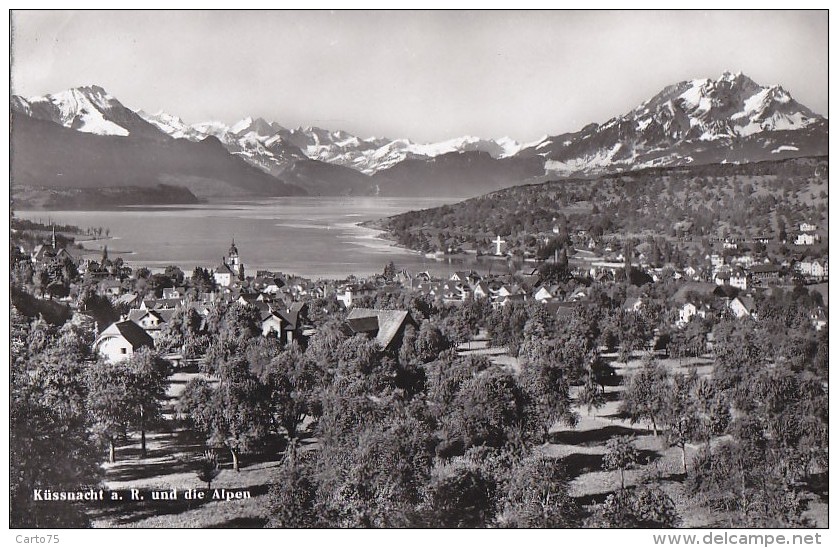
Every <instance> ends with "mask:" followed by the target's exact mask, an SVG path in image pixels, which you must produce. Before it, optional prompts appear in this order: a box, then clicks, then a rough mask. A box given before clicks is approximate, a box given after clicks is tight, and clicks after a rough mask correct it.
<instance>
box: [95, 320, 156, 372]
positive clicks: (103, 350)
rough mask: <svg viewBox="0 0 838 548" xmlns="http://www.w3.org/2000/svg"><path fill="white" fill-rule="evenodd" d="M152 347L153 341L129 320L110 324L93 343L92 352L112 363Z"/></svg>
mask: <svg viewBox="0 0 838 548" xmlns="http://www.w3.org/2000/svg"><path fill="white" fill-rule="evenodd" d="M143 347H148V348H153V347H154V339H152V338H151V335H149V334H148V333H146V332H145V331H144V330H143V328H142V327H140V326H139V325H137V324H136V323H134V322H132V321H130V320H124V321H120V322H116V323H112V324H111V325H109V326H108V328H107V329H105V330H104V331H102V332H101V333H100V334H99V336H98V337H96V341H94V343H93V351H94V352H97V353H98V354H99V355H100V356H102V357H103V358H105V359H107V360H110V361H112V362H118V361H121V360H126V359H128V358H130V357H131V356H132V355H133V354H134V352H136V351H137V350H139V349H140V348H143Z"/></svg>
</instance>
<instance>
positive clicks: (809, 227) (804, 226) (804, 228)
mask: <svg viewBox="0 0 838 548" xmlns="http://www.w3.org/2000/svg"><path fill="white" fill-rule="evenodd" d="M817 229H818V225H813V224H809V223H800V232H814V231H816V230H817Z"/></svg>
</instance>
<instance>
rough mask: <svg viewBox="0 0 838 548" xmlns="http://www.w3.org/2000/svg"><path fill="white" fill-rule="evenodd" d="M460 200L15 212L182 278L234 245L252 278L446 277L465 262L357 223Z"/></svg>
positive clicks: (342, 200)
mask: <svg viewBox="0 0 838 548" xmlns="http://www.w3.org/2000/svg"><path fill="white" fill-rule="evenodd" d="M454 201H457V200H456V199H435V198H378V197H357V198H356V197H352V198H347V197H340V198H321V197H317V198H312V197H307V198H274V199H269V200H259V201H246V202H244V201H239V202H229V203H217V204H200V205H194V206H191V205H190V206H163V207H126V208H122V209H120V210H116V211H25V210H24V211H17V212H16V215H18V216H20V217H21V218H24V219H31V220H41V221H47V220H48V219H51V220H53V221H54V222H57V223H59V224H71V225H76V226H79V227H81V228H82V229H85V228H87V227H105V228H109V229H110V238H109V239H103V240H99V241H92V242H86V243H85V247H87V248H89V249H92V250H96V251H98V250H100V249H101V248H102V247H103V246H104V245H105V244H107V246H108V251H109V254H110V255H111V256H112V257H113V256H115V255H118V256H121V257H122V258H123V259H124V260H125V261H126V262H127V263H128V264H130V265H131V266H134V267H136V266H146V267H149V268H152V269H160V268H163V267H165V266H167V265H170V264H175V265H178V266H180V267H181V268H183V269H184V270H185V271H187V272H188V271H191V270H192V269H193V268H194V267H195V266H203V267H210V268H214V267H215V266H217V265H218V264H219V263H220V262H221V258H222V256H225V255H226V254H227V250H228V249H229V247H230V241H231V240H232V239H233V238H235V239H236V246H237V247H238V249H239V255H240V257H241V259H242V261H243V262H244V263H245V267H246V269H247V273H248V274H252V273H255V271H256V270H257V269H268V270H279V271H282V272H285V273H295V274H300V275H303V276H307V277H312V278H340V277H345V276H348V275H350V274H355V275H368V274H372V273H376V272H381V271H382V270H383V268H384V265H385V264H387V263H388V262H390V261H393V262H394V263H396V265H397V266H398V268H407V269H408V270H410V271H411V272H417V271H420V270H430V271H431V272H433V273H436V274H440V275H446V274H447V273H449V272H452V271H453V270H455V269H457V268H458V267H462V266H463V264H462V263H461V262H457V261H453V262H448V261H445V262H440V261H435V260H433V259H426V258H425V257H424V256H423V255H421V254H418V253H414V252H411V251H407V250H404V249H401V248H398V247H395V246H393V245H392V243H391V242H389V241H386V240H382V239H380V238H378V237H377V236H378V231H375V230H370V229H366V228H362V227H359V226H357V223H360V222H363V221H368V220H373V219H379V218H382V217H387V216H389V215H396V214H398V213H403V212H405V211H409V210H414V209H425V208H430V207H436V206H439V205H442V204H445V203H452V202H454Z"/></svg>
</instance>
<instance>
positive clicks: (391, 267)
mask: <svg viewBox="0 0 838 548" xmlns="http://www.w3.org/2000/svg"><path fill="white" fill-rule="evenodd" d="M384 279H385V280H387V281H388V282H392V281H393V280H395V279H396V265H395V264H393V261H390V262H389V263H387V265H385V267H384Z"/></svg>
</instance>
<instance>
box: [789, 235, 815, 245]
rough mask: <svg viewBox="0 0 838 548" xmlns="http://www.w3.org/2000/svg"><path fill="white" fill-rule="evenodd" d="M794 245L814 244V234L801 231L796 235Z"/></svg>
mask: <svg viewBox="0 0 838 548" xmlns="http://www.w3.org/2000/svg"><path fill="white" fill-rule="evenodd" d="M794 244H795V245H815V235H814V234H811V233H801V234H798V235H797V238H795V240H794Z"/></svg>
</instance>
